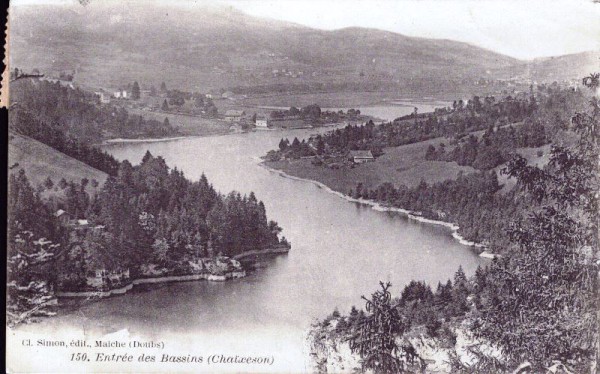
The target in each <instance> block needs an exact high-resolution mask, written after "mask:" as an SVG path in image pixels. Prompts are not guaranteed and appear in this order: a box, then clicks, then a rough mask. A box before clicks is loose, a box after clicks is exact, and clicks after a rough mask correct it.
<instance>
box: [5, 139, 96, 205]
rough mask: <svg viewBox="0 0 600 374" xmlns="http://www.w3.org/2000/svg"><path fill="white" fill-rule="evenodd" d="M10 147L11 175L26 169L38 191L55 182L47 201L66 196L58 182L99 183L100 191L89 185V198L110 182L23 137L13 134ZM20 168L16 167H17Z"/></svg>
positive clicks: (51, 149) (85, 167) (47, 192)
mask: <svg viewBox="0 0 600 374" xmlns="http://www.w3.org/2000/svg"><path fill="white" fill-rule="evenodd" d="M10 136H11V139H10V143H9V147H8V166H9V168H11V169H10V172H11V173H14V172H17V171H18V170H19V169H24V170H25V173H26V175H27V178H29V181H30V183H31V185H32V186H33V187H34V188H35V187H37V186H38V185H40V184H42V183H43V182H44V181H45V180H46V178H48V177H50V179H52V181H53V182H54V188H53V189H52V190H51V191H44V193H43V194H42V195H43V196H44V197H49V196H52V195H62V191H61V190H60V188H59V187H58V186H57V185H58V182H59V181H60V180H61V179H62V178H65V180H66V181H67V182H70V181H73V182H76V183H79V182H80V181H81V179H83V178H87V179H88V180H90V181H91V180H92V179H95V180H97V181H98V183H99V185H98V187H97V188H94V187H92V185H91V184H88V186H87V188H86V190H87V192H88V193H89V194H95V193H96V192H98V190H99V189H100V188H102V185H103V184H104V182H105V181H106V179H107V178H108V174H106V173H104V172H102V171H100V170H97V169H94V168H92V167H91V166H88V165H86V164H84V163H83V162H81V161H78V160H76V159H74V158H72V157H70V156H67V155H65V154H64V153H61V152H58V151H57V150H55V149H54V148H51V147H48V146H47V145H45V144H42V143H40V142H38V141H37V140H33V139H31V138H29V137H26V136H23V135H16V134H11V135H10ZM15 165H16V166H15Z"/></svg>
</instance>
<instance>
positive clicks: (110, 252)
mask: <svg viewBox="0 0 600 374" xmlns="http://www.w3.org/2000/svg"><path fill="white" fill-rule="evenodd" d="M117 164H118V168H117V171H116V172H114V173H112V174H113V175H109V177H108V179H107V180H106V182H105V183H104V185H103V186H95V188H96V189H97V192H96V193H95V194H93V195H90V193H88V190H87V189H86V187H87V186H88V184H89V183H94V181H89V180H87V179H85V178H84V179H82V180H81V181H77V182H76V181H68V182H67V181H66V180H64V179H61V180H60V181H52V180H50V181H47V183H45V184H44V185H42V186H40V188H41V189H52V190H54V189H60V190H62V191H63V192H64V193H63V194H62V195H61V196H56V195H53V196H50V197H47V198H42V196H44V195H45V194H44V193H43V192H44V191H42V190H40V189H36V188H34V187H33V186H32V185H31V183H30V181H29V178H28V177H27V175H26V172H25V170H23V169H22V168H15V169H14V171H12V172H11V175H10V178H9V186H8V187H9V195H8V212H9V217H8V259H9V266H8V282H9V283H8V287H9V290H8V311H9V322H10V323H18V322H20V321H26V320H28V319H29V318H30V317H33V316H39V315H46V314H48V313H51V312H52V309H53V307H54V305H55V304H56V298H55V295H56V294H57V292H61V291H69V292H79V291H90V290H91V291H95V290H101V291H106V290H109V289H112V288H114V287H117V286H120V285H122V284H123V282H125V281H126V280H128V279H136V278H140V277H150V276H159V275H160V276H165V275H169V276H179V275H187V274H196V273H198V272H202V271H205V272H206V271H208V272H210V274H212V275H216V276H223V275H224V274H221V273H222V272H225V271H229V270H227V269H230V268H231V269H234V270H235V269H238V268H239V265H238V264H237V262H233V260H228V259H227V258H232V257H235V256H236V255H239V254H243V253H245V252H252V253H256V252H260V251H263V250H264V251H266V252H269V250H271V249H272V248H278V249H281V248H287V249H289V243H288V242H287V241H286V239H285V238H280V232H281V228H280V227H279V225H278V224H277V223H276V222H275V221H270V220H268V219H267V214H266V210H265V206H264V204H263V203H262V202H261V201H259V200H257V198H256V196H255V195H254V194H253V193H250V194H249V195H247V196H246V195H244V196H242V195H241V194H239V193H237V192H231V193H228V194H226V195H223V194H220V193H218V192H217V191H216V190H215V189H214V188H213V187H212V185H211V184H210V183H209V182H208V180H207V179H206V177H204V176H202V177H201V178H200V180H198V181H195V182H192V181H190V180H188V179H187V178H186V177H185V176H184V174H183V173H182V172H181V171H179V170H177V169H176V168H174V169H170V168H169V167H168V166H167V164H166V162H165V160H164V159H163V158H161V157H154V156H153V155H152V154H150V153H149V152H148V153H146V155H145V156H144V158H143V159H142V162H141V163H140V164H139V165H136V166H133V165H132V164H131V163H130V162H129V161H123V162H121V163H117ZM215 264H216V265H215ZM221 265H222V266H221ZM225 275H226V274H225Z"/></svg>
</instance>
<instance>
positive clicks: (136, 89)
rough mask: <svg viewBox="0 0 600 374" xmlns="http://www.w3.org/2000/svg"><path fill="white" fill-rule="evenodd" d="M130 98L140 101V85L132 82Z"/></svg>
mask: <svg viewBox="0 0 600 374" xmlns="http://www.w3.org/2000/svg"><path fill="white" fill-rule="evenodd" d="M131 98H132V99H133V100H139V99H140V85H139V84H138V82H137V81H135V82H133V87H132V88H131Z"/></svg>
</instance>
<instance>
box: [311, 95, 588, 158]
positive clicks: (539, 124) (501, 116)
mask: <svg viewBox="0 0 600 374" xmlns="http://www.w3.org/2000/svg"><path fill="white" fill-rule="evenodd" d="M583 97H584V96H583V94H582V93H581V92H580V91H573V90H570V89H561V88H559V87H550V88H549V87H545V86H543V87H540V88H539V89H538V91H537V92H535V93H534V92H533V90H532V91H531V92H530V93H519V94H516V95H514V96H506V97H504V98H501V99H496V98H495V97H494V96H486V97H484V98H480V97H479V96H474V97H473V98H472V99H470V100H467V101H466V102H463V100H458V101H455V102H454V104H453V107H452V108H450V107H449V108H441V109H438V110H436V111H435V112H434V113H427V114H417V113H416V111H415V112H414V113H412V114H411V115H408V116H404V117H400V118H398V119H396V120H394V121H392V122H388V123H383V124H381V125H379V126H374V125H372V124H371V123H367V124H365V125H363V126H346V127H345V128H343V129H337V130H334V131H331V132H329V133H327V134H325V135H323V136H322V139H323V141H324V143H325V149H326V152H327V153H328V154H336V153H337V154H340V153H342V154H343V153H345V152H346V151H348V150H371V151H372V152H376V153H377V152H378V151H379V150H382V149H383V148H385V147H397V146H401V145H406V144H411V143H416V142H421V141H425V140H430V139H434V138H438V137H446V138H450V139H453V141H456V142H457V143H461V142H465V140H464V138H465V137H466V136H467V135H468V134H469V133H470V132H474V131H480V130H487V131H486V138H485V139H483V143H482V144H483V145H484V146H481V147H479V149H480V151H481V156H479V161H478V162H475V158H477V151H476V150H474V148H475V144H474V142H471V143H467V145H466V146H464V147H462V146H461V148H458V149H457V150H456V152H455V153H454V154H452V155H447V154H444V155H443V157H438V155H437V154H436V155H435V158H432V159H440V160H446V158H448V160H449V161H459V160H460V162H461V164H462V165H471V166H473V164H475V165H476V166H475V167H476V168H479V169H481V170H487V169H490V168H491V167H490V165H494V166H496V165H499V164H500V163H501V161H502V160H503V161H506V159H507V156H509V155H510V151H512V150H514V148H515V147H517V146H523V147H532V146H540V145H544V144H547V143H548V142H549V140H550V139H551V138H552V137H553V136H554V135H555V134H556V133H557V132H560V131H561V130H562V129H563V128H564V125H565V121H568V119H566V118H561V120H560V121H556V119H557V116H560V113H563V112H564V110H566V109H567V108H569V109H570V110H572V109H573V106H574V105H575V104H574V103H577V102H581V101H582V98H583ZM557 102H558V104H557V105H558V107H555V106H554V105H553V103H557ZM559 108H560V110H559ZM510 124H515V125H514V126H513V127H512V128H509V129H508V130H504V128H505V127H507V126H508V125H510ZM505 131H510V132H509V133H506V132H505ZM513 131H514V132H513ZM472 140H473V139H471V141H472ZM511 140H514V142H513V144H512V146H511V145H510V141H511ZM317 141H318V139H317V138H316V137H314V138H311V139H309V143H315V142H317ZM468 141H469V139H468V138H467V142H468ZM437 152H443V151H440V150H439V149H438V150H437ZM430 156H433V154H430ZM492 167H493V166H492Z"/></svg>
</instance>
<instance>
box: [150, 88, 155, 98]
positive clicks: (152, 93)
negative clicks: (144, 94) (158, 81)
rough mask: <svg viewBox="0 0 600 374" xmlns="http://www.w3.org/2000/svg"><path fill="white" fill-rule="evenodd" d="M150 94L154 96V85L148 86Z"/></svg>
mask: <svg viewBox="0 0 600 374" xmlns="http://www.w3.org/2000/svg"><path fill="white" fill-rule="evenodd" d="M150 96H152V97H154V96H156V87H154V85H152V86H150Z"/></svg>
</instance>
